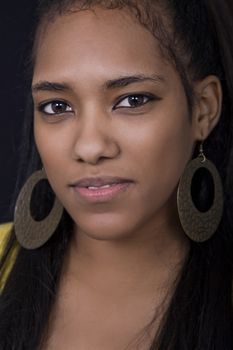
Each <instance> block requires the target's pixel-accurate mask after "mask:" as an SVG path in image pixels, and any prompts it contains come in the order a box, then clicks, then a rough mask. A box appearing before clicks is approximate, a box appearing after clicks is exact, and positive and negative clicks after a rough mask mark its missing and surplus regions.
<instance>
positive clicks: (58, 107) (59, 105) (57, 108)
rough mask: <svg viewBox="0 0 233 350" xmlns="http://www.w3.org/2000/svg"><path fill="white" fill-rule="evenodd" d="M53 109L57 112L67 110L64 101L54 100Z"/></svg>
mask: <svg viewBox="0 0 233 350" xmlns="http://www.w3.org/2000/svg"><path fill="white" fill-rule="evenodd" d="M52 109H53V111H54V112H55V113H63V112H65V110H66V107H65V104H64V103H63V102H54V103H53V105H52Z"/></svg>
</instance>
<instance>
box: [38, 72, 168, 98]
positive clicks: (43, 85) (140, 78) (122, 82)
mask: <svg viewBox="0 0 233 350" xmlns="http://www.w3.org/2000/svg"><path fill="white" fill-rule="evenodd" d="M145 81H152V82H156V83H158V82H159V83H161V82H165V78H164V77H163V76H161V75H157V74H153V75H149V76H147V75H144V74H138V75H129V76H122V77H119V78H117V79H111V80H107V81H106V82H105V83H104V84H103V88H104V89H105V90H106V89H107V90H108V89H116V88H120V87H125V86H128V85H130V84H134V83H142V82H145ZM40 91H67V92H68V91H72V87H71V86H70V85H69V84H66V83H58V82H51V81H46V80H45V81H39V82H38V83H36V84H34V85H33V86H32V92H34V93H36V92H40Z"/></svg>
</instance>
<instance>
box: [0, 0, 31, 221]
mask: <svg viewBox="0 0 233 350" xmlns="http://www.w3.org/2000/svg"><path fill="white" fill-rule="evenodd" d="M3 2H4V0H2V1H1V6H0V79H1V83H0V106H1V108H0V120H1V123H0V125H1V126H0V222H6V221H10V220H12V219H13V210H12V209H11V208H10V207H11V203H12V194H13V192H14V188H15V182H16V176H17V168H18V159H19V153H20V149H19V138H20V130H21V127H22V118H23V112H24V106H25V89H24V86H25V82H24V64H23V62H24V61H25V58H26V57H24V56H25V47H26V46H27V42H28V37H29V34H30V31H31V28H32V24H33V13H34V12H35V6H36V0H13V1H8V2H6V1H5V3H3Z"/></svg>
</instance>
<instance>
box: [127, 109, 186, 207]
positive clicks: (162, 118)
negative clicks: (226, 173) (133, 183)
mask: <svg viewBox="0 0 233 350" xmlns="http://www.w3.org/2000/svg"><path fill="white" fill-rule="evenodd" d="M135 140H136V141H135ZM127 142H128V149H129V155H128V158H129V159H130V160H131V161H133V163H134V164H135V165H136V164H137V168H138V172H139V178H140V179H141V181H142V182H143V184H144V189H145V191H144V192H143V193H142V195H143V197H144V198H143V200H145V201H146V200H147V199H148V198H152V197H153V198H157V199H159V198H160V199H161V200H166V199H167V198H168V197H169V195H170V194H171V193H172V192H173V191H174V189H175V187H176V185H177V183H178V181H179V178H180V176H181V175H182V173H183V171H184V168H185V166H186V164H187V163H188V161H189V159H190V158H191V155H192V149H193V135H192V125H191V123H190V121H189V117H188V113H186V111H183V113H180V112H179V111H178V112H177V113H176V112H175V113H171V112H170V113H167V114H165V113H163V114H160V115H159V116H157V117H156V118H155V119H154V120H153V121H152V122H151V123H150V125H147V126H146V127H145V128H143V126H142V127H141V128H140V132H139V133H138V134H136V133H135V132H132V133H130V132H129V131H128V138H127ZM130 144H131V145H133V147H132V146H131V147H130Z"/></svg>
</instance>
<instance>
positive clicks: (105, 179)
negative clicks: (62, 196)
mask: <svg viewBox="0 0 233 350" xmlns="http://www.w3.org/2000/svg"><path fill="white" fill-rule="evenodd" d="M126 182H127V183H128V182H133V181H132V180H131V179H126V178H122V177H116V176H101V177H86V178H82V179H80V180H78V181H76V182H74V183H73V184H72V185H71V186H73V187H91V186H93V187H95V186H97V187H99V186H105V185H112V184H119V183H126Z"/></svg>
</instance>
